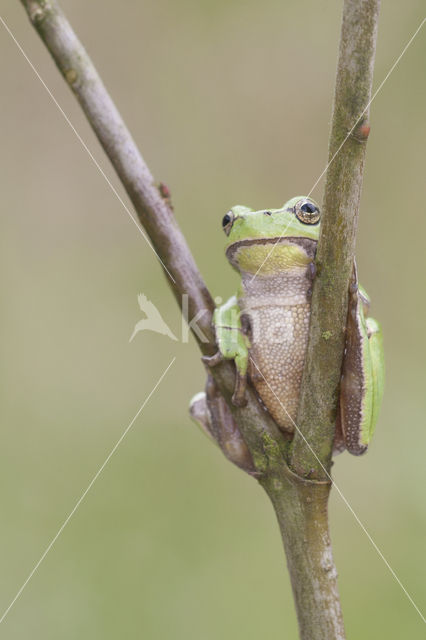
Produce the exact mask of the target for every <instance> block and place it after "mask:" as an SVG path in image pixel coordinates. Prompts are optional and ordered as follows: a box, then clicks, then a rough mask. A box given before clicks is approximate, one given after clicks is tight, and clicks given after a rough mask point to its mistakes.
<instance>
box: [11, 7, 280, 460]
mask: <svg viewBox="0 0 426 640" xmlns="http://www.w3.org/2000/svg"><path fill="white" fill-rule="evenodd" d="M21 2H22V4H23V5H24V7H25V8H26V10H27V13H28V16H29V18H30V20H31V22H32V24H33V25H34V27H35V28H36V29H37V31H38V33H39V35H40V37H41V39H42V40H43V42H44V44H45V45H46V47H47V49H48V51H49V52H50V54H51V56H52V58H53V59H54V61H55V63H56V65H57V67H58V69H59V71H60V72H61V74H62V76H63V77H64V79H65V81H66V82H67V84H68V85H69V87H70V88H71V90H72V91H73V93H74V95H75V96H76V98H77V99H78V101H79V103H80V105H81V107H82V109H83V111H84V113H85V114H86V116H87V119H88V121H89V124H90V125H91V127H92V129H93V131H94V132H95V134H96V136H97V138H98V140H99V141H100V143H101V144H102V146H103V148H104V150H105V152H106V154H107V156H108V158H109V159H110V161H111V163H112V165H113V166H114V168H115V170H116V172H117V175H118V177H119V178H120V180H121V182H122V184H123V186H124V188H125V190H126V192H127V194H128V196H129V198H130V199H131V201H132V203H133V205H134V208H135V210H136V213H137V215H138V218H139V221H140V222H141V224H142V226H143V227H144V229H145V230H146V231H147V233H148V235H149V238H150V239H151V242H152V245H153V247H154V250H155V252H156V253H157V255H158V257H159V259H160V261H161V262H162V264H163V265H164V266H165V269H164V271H165V273H166V277H167V281H168V284H169V286H170V288H171V289H172V291H173V294H174V296H175V298H176V300H177V302H178V304H179V306H180V307H181V309H182V305H183V304H185V302H184V298H183V296H184V295H187V296H188V298H187V299H188V309H185V311H187V319H188V320H191V319H192V318H195V317H196V316H198V319H197V325H198V327H199V329H200V330H201V332H202V333H201V334H200V333H199V332H198V331H197V330H193V335H194V337H195V339H196V340H197V342H198V345H199V347H200V350H201V352H202V353H203V354H206V355H212V354H213V353H214V352H215V350H216V346H215V340H214V335H213V331H212V325H211V319H212V312H213V309H214V303H213V300H212V297H211V295H210V293H209V291H208V290H207V287H206V285H205V283H204V281H203V278H202V276H201V274H200V272H199V271H198V268H197V265H196V264H195V261H194V258H193V256H192V254H191V252H190V250H189V247H188V244H187V242H186V240H185V238H184V236H183V234H182V232H181V230H180V228H179V225H178V224H177V221H176V218H175V217H174V215H173V212H172V209H171V207H170V203H169V198H168V194H167V193H165V192H164V189H163V188H161V186H160V187H157V186H156V184H155V182H154V178H153V176H152V174H151V172H150V170H149V168H148V166H147V165H146V163H145V161H144V159H143V157H142V155H141V153H140V152H139V150H138V148H137V146H136V144H135V142H134V140H133V138H132V136H131V134H130V132H129V130H128V129H127V127H126V125H125V123H124V122H123V119H122V117H121V115H120V113H119V112H118V110H117V108H116V106H115V104H114V102H113V101H112V99H111V97H110V95H109V94H108V92H107V90H106V88H105V86H104V84H103V82H102V80H101V78H100V77H99V74H98V72H97V71H96V68H95V67H94V65H93V63H92V61H91V59H90V58H89V56H88V54H87V52H86V50H85V49H84V47H83V45H82V44H81V42H80V41H79V39H78V38H77V35H76V34H75V32H74V30H73V28H72V27H71V25H70V23H69V22H68V20H67V18H66V16H65V15H64V13H63V11H62V10H61V9H60V7H59V6H58V4H57V2H56V1H55V0H21ZM185 315H186V314H185ZM191 328H192V327H191ZM202 335H204V336H205V338H206V339H207V340H204V339H203V337H202ZM211 374H212V375H213V376H214V378H215V381H216V383H217V385H218V387H219V389H220V391H221V392H222V394H223V396H224V397H225V398H226V400H227V402H228V404H229V406H230V409H231V411H232V413H233V415H234V417H235V419H236V420H237V422H238V423H239V424H241V430H242V432H243V435H244V438H245V440H246V442H247V444H248V446H249V449H250V450H251V451H252V455H253V456H254V457H257V458H262V456H263V446H262V434H263V432H264V431H267V432H268V433H269V434H270V435H271V436H272V437H274V438H275V440H277V441H279V442H280V446H282V447H284V446H285V442H284V438H283V436H282V435H281V434H280V431H279V429H278V428H277V426H276V425H275V423H274V422H273V420H272V418H270V417H268V416H267V415H266V414H265V412H264V411H263V409H262V407H261V406H260V404H259V402H258V401H257V399H256V397H255V395H254V392H253V391H251V390H249V391H248V403H247V406H245V407H234V406H232V404H231V402H230V398H231V395H232V391H233V386H234V369H233V366H232V364H231V363H229V362H224V363H222V364H221V365H220V366H218V367H215V369H214V370H212V371H211Z"/></svg>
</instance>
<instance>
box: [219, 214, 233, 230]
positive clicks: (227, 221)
mask: <svg viewBox="0 0 426 640" xmlns="http://www.w3.org/2000/svg"><path fill="white" fill-rule="evenodd" d="M233 222H234V214H233V213H232V211H228V213H226V214H225V215H224V216H223V218H222V227H223V230H224V232H225V233H226V235H227V236H229V233H230V231H231V228H232V225H233Z"/></svg>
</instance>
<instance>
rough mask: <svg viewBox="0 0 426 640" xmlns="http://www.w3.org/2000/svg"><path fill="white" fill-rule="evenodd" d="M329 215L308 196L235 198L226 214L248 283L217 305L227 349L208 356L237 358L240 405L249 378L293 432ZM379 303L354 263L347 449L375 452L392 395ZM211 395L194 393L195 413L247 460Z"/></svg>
mask: <svg viewBox="0 0 426 640" xmlns="http://www.w3.org/2000/svg"><path fill="white" fill-rule="evenodd" d="M320 223H321V213H320V210H319V207H318V205H317V204H316V203H315V202H314V201H313V200H312V199H310V198H306V197H303V196H298V197H295V198H292V199H291V200H289V201H288V202H287V203H286V204H285V205H284V206H283V207H282V208H280V209H267V210H261V211H253V210H252V209H250V208H248V207H244V206H235V207H233V208H232V209H231V210H230V211H229V212H228V213H227V214H226V215H225V216H224V218H223V221H222V226H223V229H224V232H225V234H226V237H227V242H226V256H227V258H228V260H229V262H230V263H231V265H232V266H233V267H234V269H236V270H237V271H238V273H239V274H240V276H241V284H240V288H239V291H238V293H237V295H236V296H233V297H232V298H230V300H228V301H227V302H226V303H225V304H223V305H222V306H220V307H218V308H216V310H215V313H214V316H213V323H214V328H215V334H216V341H217V346H218V352H217V353H216V355H214V356H212V357H210V358H204V360H205V361H206V362H207V363H208V364H209V365H210V366H214V365H215V364H217V363H219V362H220V361H221V360H222V359H223V358H225V359H229V360H233V361H234V362H235V369H236V384H235V391H234V395H233V398H232V401H233V403H234V404H236V405H240V406H241V405H244V403H245V389H246V384H247V381H249V383H251V385H253V387H254V388H255V390H256V392H257V395H258V398H259V400H260V402H261V403H262V404H263V405H264V407H265V409H266V410H267V411H268V412H269V413H270V415H271V416H272V418H273V419H274V421H275V422H276V423H277V425H278V426H279V427H280V428H281V429H282V430H283V431H285V432H288V433H290V434H291V433H294V431H295V429H296V428H297V427H296V420H297V409H298V403H299V393H300V385H301V380H302V373H303V367H304V361H305V353H306V347H307V340H308V331H309V319H310V309H311V290H312V282H313V278H314V277H315V266H314V259H315V252H316V247H317V242H318V237H319V230H320ZM369 303H370V301H369V298H368V296H367V294H366V292H365V291H364V289H363V288H362V287H360V286H359V285H358V281H357V273H356V267H355V265H354V271H353V276H352V280H351V283H350V290H349V305H348V316H347V326H346V345H345V352H344V359H343V366H342V376H341V384H340V398H339V410H338V417H337V423H336V436H335V443H334V451H335V452H339V451H343V450H344V449H347V450H348V451H349V452H350V453H352V454H354V455H360V454H362V453H364V452H365V451H366V449H367V445H368V443H369V442H370V439H371V437H372V435H373V431H374V428H375V425H376V421H377V416H378V412H379V408H380V404H381V400H382V394H383V382H384V363H383V342H382V332H381V329H380V326H379V324H378V322H377V321H376V320H374V319H373V318H369V317H368V309H369ZM210 384H211V383H210ZM206 393H207V395H206V394H198V395H197V396H196V397H195V398H194V399H193V402H192V405H191V414H192V416H193V418H194V419H195V420H197V421H198V422H199V423H200V424H201V425H202V426H203V428H204V429H205V430H206V431H207V432H208V433H210V434H211V435H213V437H214V438H215V439H216V440H219V444H220V445H221V447H222V448H224V447H225V449H228V452H227V455H228V457H230V458H231V459H232V460H233V461H234V462H236V464H239V466H244V465H246V464H247V459H248V458H247V450H246V448H245V445H244V443H243V441H242V438H241V436H240V435H239V434H238V432H237V430H236V425H235V423H234V421H233V418H232V416H231V414H230V412H229V413H228V415H227V416H226V415H225V414H226V410H225V407H223V406H222V408H221V410H220V411H219V413H220V414H221V415H216V416H215V415H212V407H213V403H212V402H209V390H208V388H207V392H206ZM212 393H213V392H212ZM210 399H211V397H210ZM216 407H217V405H216ZM213 413H214V412H213ZM216 413H217V409H216ZM219 421H222V424H221V425H220V424H218V422H219Z"/></svg>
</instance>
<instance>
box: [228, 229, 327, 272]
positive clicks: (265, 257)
mask: <svg viewBox="0 0 426 640" xmlns="http://www.w3.org/2000/svg"><path fill="white" fill-rule="evenodd" d="M316 247H317V241H316V240H312V239H311V238H302V237H285V238H256V239H247V240H239V241H237V242H234V243H233V244H231V245H230V246H229V247H228V248H227V249H226V257H227V258H228V260H229V262H230V263H231V264H232V266H233V267H234V268H235V269H237V270H238V271H240V272H246V273H257V271H258V270H259V269H260V272H259V275H263V276H270V275H274V274H277V273H279V272H280V271H287V270H290V269H294V268H296V267H303V268H306V266H307V265H308V264H309V263H310V262H312V260H313V259H314V258H315V252H316Z"/></svg>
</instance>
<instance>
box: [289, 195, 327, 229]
mask: <svg viewBox="0 0 426 640" xmlns="http://www.w3.org/2000/svg"><path fill="white" fill-rule="evenodd" d="M294 213H295V214H296V218H297V219H298V220H300V222H303V224H317V223H318V222H319V220H320V217H321V214H320V210H319V209H318V207H317V205H316V204H315V202H312V200H300V201H299V202H298V203H297V204H296V206H295V207H294Z"/></svg>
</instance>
